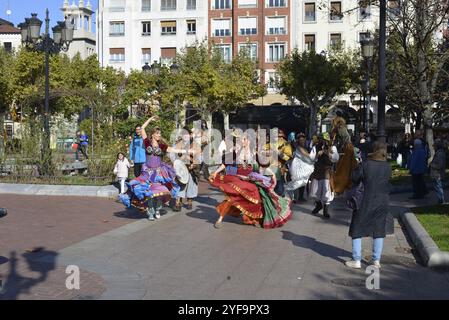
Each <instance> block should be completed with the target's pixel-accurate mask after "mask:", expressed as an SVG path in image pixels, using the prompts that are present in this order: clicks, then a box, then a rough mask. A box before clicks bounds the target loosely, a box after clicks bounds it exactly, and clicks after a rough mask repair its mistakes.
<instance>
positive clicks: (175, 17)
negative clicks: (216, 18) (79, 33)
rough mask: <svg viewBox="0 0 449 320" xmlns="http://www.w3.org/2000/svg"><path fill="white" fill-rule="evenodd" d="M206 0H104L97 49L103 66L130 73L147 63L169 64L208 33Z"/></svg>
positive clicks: (98, 22) (100, 5)
mask: <svg viewBox="0 0 449 320" xmlns="http://www.w3.org/2000/svg"><path fill="white" fill-rule="evenodd" d="M207 9H208V8H207V1H206V0H100V1H99V8H98V14H97V28H98V30H97V43H98V46H97V51H98V58H99V61H100V64H101V66H112V67H114V68H117V69H121V70H123V71H125V72H126V73H128V72H130V71H131V70H132V69H141V68H142V66H143V65H145V63H149V64H151V63H152V61H160V62H161V63H163V64H169V63H170V62H171V60H172V59H173V58H174V57H175V55H176V53H177V52H178V51H179V50H180V49H182V48H184V47H186V46H189V45H191V44H193V43H194V42H195V41H203V40H205V39H206V37H207V28H208V21H207V15H208V12H207Z"/></svg>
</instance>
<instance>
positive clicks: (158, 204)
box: [147, 198, 162, 217]
mask: <svg viewBox="0 0 449 320" xmlns="http://www.w3.org/2000/svg"><path fill="white" fill-rule="evenodd" d="M161 209H162V200H161V199H160V198H156V199H155V198H152V199H149V200H148V209H147V212H148V215H149V216H150V217H153V216H154V214H155V213H159V211H160V210H161Z"/></svg>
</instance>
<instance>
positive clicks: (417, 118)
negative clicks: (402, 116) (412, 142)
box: [415, 110, 422, 132]
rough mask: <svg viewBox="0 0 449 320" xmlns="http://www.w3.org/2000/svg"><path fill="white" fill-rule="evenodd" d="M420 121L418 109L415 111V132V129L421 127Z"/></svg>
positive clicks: (420, 114) (420, 112)
mask: <svg viewBox="0 0 449 320" xmlns="http://www.w3.org/2000/svg"><path fill="white" fill-rule="evenodd" d="M421 123H422V111H421V110H419V111H417V112H416V121H415V132H416V130H420V129H421Z"/></svg>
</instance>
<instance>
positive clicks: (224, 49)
mask: <svg viewBox="0 0 449 320" xmlns="http://www.w3.org/2000/svg"><path fill="white" fill-rule="evenodd" d="M217 48H218V51H219V52H220V54H221V56H222V58H223V61H224V62H231V57H232V56H231V45H230V44H220V45H217Z"/></svg>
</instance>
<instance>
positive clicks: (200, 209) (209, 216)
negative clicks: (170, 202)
mask: <svg viewBox="0 0 449 320" xmlns="http://www.w3.org/2000/svg"><path fill="white" fill-rule="evenodd" d="M186 216H188V217H192V218H196V219H203V220H206V222H208V223H210V224H214V223H215V222H216V221H217V219H218V213H217V212H216V211H215V209H214V208H211V207H206V206H202V205H199V206H196V209H195V210H193V211H191V212H189V213H186ZM223 222H230V223H235V224H240V225H243V222H242V219H241V218H234V217H230V216H225V217H224V219H223Z"/></svg>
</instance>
